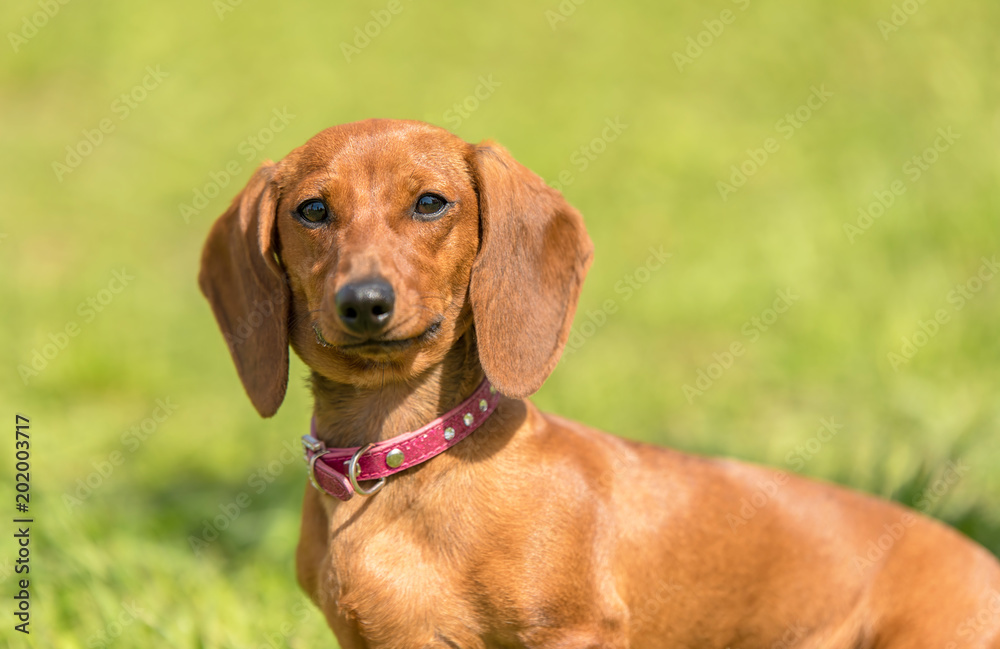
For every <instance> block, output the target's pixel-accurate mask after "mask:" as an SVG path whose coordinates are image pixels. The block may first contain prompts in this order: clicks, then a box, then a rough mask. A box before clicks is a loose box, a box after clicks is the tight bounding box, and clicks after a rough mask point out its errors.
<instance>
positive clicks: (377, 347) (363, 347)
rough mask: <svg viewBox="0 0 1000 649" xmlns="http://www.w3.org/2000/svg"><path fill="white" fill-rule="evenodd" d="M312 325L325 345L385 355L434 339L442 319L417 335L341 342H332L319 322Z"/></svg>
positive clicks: (319, 341) (355, 352) (361, 352)
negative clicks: (326, 336)
mask: <svg viewBox="0 0 1000 649" xmlns="http://www.w3.org/2000/svg"><path fill="white" fill-rule="evenodd" d="M312 327H313V332H315V334H316V341H317V342H318V343H319V344H320V345H322V346H323V347H329V348H335V349H339V350H341V351H344V352H347V353H348V354H357V355H361V356H369V355H373V354H374V355H384V354H387V353H394V352H400V351H404V350H406V349H409V348H410V347H412V346H414V345H417V344H420V343H424V342H428V341H430V340H433V339H434V338H435V337H436V336H437V335H438V333H439V332H440V331H441V319H437V320H434V321H433V322H432V323H431V324H430V325H428V327H427V328H426V329H424V330H423V331H422V332H420V333H419V334H417V335H416V336H410V337H408V338H392V337H389V336H388V335H386V336H385V337H383V336H375V337H372V338H368V339H366V340H359V341H351V342H345V343H339V344H334V343H331V342H330V341H329V340H327V339H326V338H325V337H324V336H323V332H322V330H321V329H320V327H319V323H318V322H313V325H312Z"/></svg>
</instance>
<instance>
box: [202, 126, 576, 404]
mask: <svg viewBox="0 0 1000 649" xmlns="http://www.w3.org/2000/svg"><path fill="white" fill-rule="evenodd" d="M591 253H592V246H591V243H590V239H589V238H588V237H587V233H586V231H585V230H584V226H583V220H582V219H581V217H580V215H579V213H578V212H577V211H576V210H575V209H573V207H571V206H570V205H569V204H568V203H567V202H566V201H565V200H564V199H563V197H562V196H561V195H560V194H559V192H557V191H555V190H554V189H552V188H550V187H548V186H547V185H546V184H545V183H544V182H543V181H542V180H541V179H540V178H539V177H538V176H536V175H535V174H533V173H532V172H531V171H529V170H528V169H526V168H525V167H523V166H522V165H520V164H518V163H517V161H515V160H514V159H513V158H512V157H511V155H510V154H509V153H508V152H507V151H506V150H505V149H503V148H502V147H500V146H499V145H497V144H495V143H492V142H485V143H483V144H480V145H478V146H476V145H472V144H468V143H466V142H464V141H462V140H461V139H459V138H457V137H455V136H454V135H452V134H450V133H448V132H447V131H445V130H443V129H440V128H437V127H434V126H431V125H429V124H424V123H421V122H412V121H396V120H367V121H364V122H357V123H354V124H347V125H343V126H337V127H334V128H330V129H327V130H325V131H323V132H321V133H319V134H318V135H316V136H315V137H313V138H312V139H311V140H309V141H308V142H306V143H305V144H304V145H303V146H301V147H299V148H297V149H295V150H294V151H292V152H291V153H289V154H288V156H286V157H285V158H284V159H283V160H281V161H280V162H278V163H276V164H275V163H270V162H268V163H264V164H263V165H261V166H260V168H259V169H257V171H256V172H255V173H254V175H253V177H252V178H251V179H250V182H249V183H248V184H247V186H246V187H245V188H244V189H243V191H242V192H241V193H240V195H239V196H237V197H236V199H235V200H234V201H233V203H232V205H231V206H230V207H229V209H228V210H227V211H226V212H225V213H224V214H223V215H222V216H221V217H219V219H218V221H216V223H215V225H214V226H213V227H212V230H211V232H210V233H209V235H208V241H207V242H206V243H205V249H204V252H203V254H202V261H201V273H200V275H199V283H200V285H201V289H202V292H203V293H204V294H205V296H206V297H207V298H208V301H209V302H210V303H211V305H212V310H213V312H214V313H215V317H216V320H217V321H218V323H219V327H220V328H221V329H222V333H223V335H224V336H225V338H226V341H227V342H228V343H229V349H230V352H231V354H232V357H233V361H234V362H235V364H236V369H237V371H238V372H239V375H240V379H241V380H242V381H243V385H244V387H245V388H246V391H247V394H249V396H250V399H251V401H253V404H254V406H255V407H256V408H257V410H258V412H260V414H261V415H263V416H265V417H269V416H271V415H273V414H274V413H275V412H276V411H277V409H278V406H279V405H281V401H282V399H283V398H284V394H285V387H286V385H287V382H288V346H289V343H290V344H291V346H292V347H293V348H294V349H295V352H296V353H297V354H298V355H299V356H300V357H301V358H302V360H303V361H304V362H305V363H306V364H307V365H309V366H310V367H311V368H312V369H313V370H314V371H316V372H318V373H319V374H321V375H323V376H325V377H327V378H329V379H331V380H333V381H336V382H340V383H348V384H352V385H356V386H361V387H374V386H377V385H379V384H380V383H383V382H387V381H403V380H406V379H408V378H413V377H416V376H418V375H420V374H421V373H423V372H425V371H427V370H428V369H429V368H431V367H433V366H435V365H436V364H438V363H440V362H441V361H442V360H443V359H444V357H445V355H446V354H447V353H448V351H449V349H451V347H452V346H453V345H454V344H455V342H456V341H457V340H458V339H459V338H461V337H462V336H463V335H464V334H465V333H467V332H468V330H469V327H470V326H471V327H473V328H474V331H475V340H476V344H477V348H478V354H479V359H480V362H481V364H482V367H483V370H484V371H485V373H486V375H487V377H489V379H490V381H491V382H492V383H493V385H495V386H496V387H497V389H498V390H500V391H501V392H502V393H504V394H506V395H508V396H514V397H522V396H526V395H528V394H531V393H532V392H534V391H535V390H537V389H538V388H539V387H540V386H541V384H542V382H543V381H544V380H545V378H546V377H547V376H548V374H549V373H550V372H551V371H552V368H553V367H554V366H555V364H556V361H557V360H558V358H559V355H560V353H561V352H562V348H563V345H564V344H565V342H566V338H567V336H568V334H569V327H570V322H571V321H572V318H573V313H574V311H575V309H576V302H577V298H578V296H579V293H580V287H581V284H582V282H583V278H584V275H585V274H586V271H587V268H588V267H589V265H590V259H591Z"/></svg>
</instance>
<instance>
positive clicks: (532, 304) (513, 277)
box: [469, 141, 593, 397]
mask: <svg viewBox="0 0 1000 649" xmlns="http://www.w3.org/2000/svg"><path fill="white" fill-rule="evenodd" d="M473 155H474V158H473V162H472V169H473V174H474V177H475V181H476V188H477V191H478V193H479V220H480V232H481V237H482V238H481V241H480V244H479V255H478V256H477V257H476V260H475V262H474V263H473V266H472V276H471V282H470V286H469V295H470V300H471V303H472V316H473V321H474V324H475V329H476V340H477V343H478V346H479V358H480V361H481V362H482V366H483V371H484V372H485V373H486V376H487V377H488V378H489V379H490V382H491V383H492V384H493V385H495V386H496V388H497V389H498V390H499V391H500V392H501V393H503V394H505V395H507V396H511V397H525V396H527V395H529V394H531V393H533V392H535V391H536V390H538V388H540V387H541V386H542V383H543V382H544V381H545V379H546V378H547V377H548V375H549V373H550V372H552V369H553V368H554V367H555V365H556V362H557V361H558V360H559V355H560V354H561V353H562V349H563V346H564V345H565V344H566V338H567V337H568V336H569V327H570V324H571V322H572V321H573V314H574V313H575V311H576V303H577V299H578V298H579V297H580V288H581V286H582V285H583V278H584V276H585V275H586V274H587V269H588V268H589V267H590V261H591V258H592V255H593V245H592V244H591V242H590V237H588V236H587V231H586V229H585V228H584V226H583V218H582V217H581V216H580V213H579V212H577V211H576V210H575V209H573V207H572V206H571V205H570V204H569V203H567V202H566V200H565V199H564V198H563V197H562V194H560V193H559V192H557V191H556V190H554V189H552V188H551V187H549V186H548V185H546V184H545V182H544V181H543V180H542V179H541V178H539V177H538V176H536V175H535V174H534V173H532V172H531V171H530V170H528V169H527V168H525V167H524V166H522V165H521V164H519V163H518V162H517V161H516V160H514V158H513V157H512V156H511V155H510V153H508V152H507V150H506V149H504V148H503V147H501V146H500V145H498V144H496V143H495V142H489V141H487V142H484V143H482V144H480V145H479V146H478V147H476V148H475V151H474V154H473Z"/></svg>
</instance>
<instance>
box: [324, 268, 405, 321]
mask: <svg viewBox="0 0 1000 649" xmlns="http://www.w3.org/2000/svg"><path fill="white" fill-rule="evenodd" d="M395 302H396V295H395V294H394V293H393V292H392V286H390V285H389V282H387V281H385V280H384V279H382V278H381V277H372V278H369V279H363V280H359V281H357V282H352V283H350V284H345V285H344V286H342V287H341V288H340V290H339V291H337V299H336V303H337V315H338V316H340V321H341V322H343V323H344V326H346V327H347V328H348V329H350V330H351V331H353V332H355V333H359V334H371V333H375V332H376V331H378V330H380V329H382V328H384V327H385V326H386V325H387V324H388V323H389V319H390V318H391V317H392V307H393V304H394V303H395Z"/></svg>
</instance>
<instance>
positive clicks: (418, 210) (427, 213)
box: [413, 194, 448, 221]
mask: <svg viewBox="0 0 1000 649" xmlns="http://www.w3.org/2000/svg"><path fill="white" fill-rule="evenodd" d="M447 207H448V201H446V200H445V199H443V198H441V197H440V196H438V195H437V194H424V195H422V196H421V197H420V198H418V199H417V204H416V205H414V206H413V213H414V214H415V215H416V217H417V218H418V219H420V220H421V221H429V220H431V219H432V218H433V217H435V216H440V215H441V214H442V213H443V212H444V210H445V208H447Z"/></svg>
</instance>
